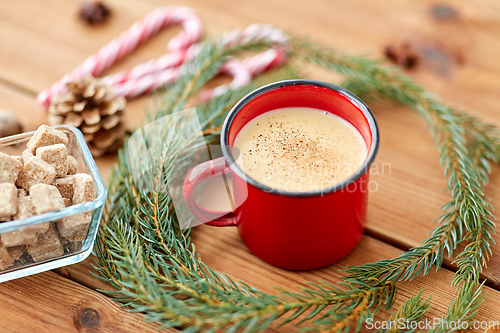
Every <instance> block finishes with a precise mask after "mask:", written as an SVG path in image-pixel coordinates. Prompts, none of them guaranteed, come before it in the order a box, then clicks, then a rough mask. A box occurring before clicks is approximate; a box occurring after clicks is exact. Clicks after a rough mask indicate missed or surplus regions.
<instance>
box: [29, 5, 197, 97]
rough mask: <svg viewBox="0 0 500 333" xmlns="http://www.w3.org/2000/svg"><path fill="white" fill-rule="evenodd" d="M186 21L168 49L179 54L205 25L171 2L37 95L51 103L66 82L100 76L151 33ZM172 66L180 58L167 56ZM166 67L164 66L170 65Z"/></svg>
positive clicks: (193, 41)
mask: <svg viewBox="0 0 500 333" xmlns="http://www.w3.org/2000/svg"><path fill="white" fill-rule="evenodd" d="M179 23H180V24H182V25H183V27H184V30H183V31H181V32H180V33H179V34H178V35H177V36H176V37H174V38H173V39H172V40H171V41H170V42H169V43H168V45H167V50H168V51H171V52H174V53H176V54H174V55H172V58H175V57H178V56H179V54H178V53H177V52H180V51H183V50H185V49H187V48H188V47H189V46H190V45H192V44H193V43H196V42H197V41H199V40H200V39H201V37H202V35H203V25H202V22H201V20H200V19H199V17H198V16H196V14H195V13H194V12H193V11H192V10H191V9H190V8H187V7H178V6H168V7H162V8H159V9H157V10H155V11H154V12H152V13H150V14H148V15H147V16H146V17H144V18H143V19H142V20H140V21H138V22H136V23H135V24H133V25H132V26H131V27H130V28H129V29H127V30H126V31H124V32H123V33H122V34H121V35H120V36H118V37H117V38H115V39H113V40H112V41H111V42H110V43H109V44H107V45H105V46H104V47H103V48H101V49H100V50H99V51H98V52H97V53H95V54H93V55H91V56H90V57H89V58H87V60H85V61H84V62H83V63H82V64H81V65H79V66H78V67H76V68H75V69H74V70H73V71H72V72H71V73H69V74H67V75H65V76H64V77H63V78H62V79H61V80H60V81H58V82H56V83H55V84H54V85H53V86H52V87H51V88H49V89H48V90H45V91H43V92H41V93H40V94H39V95H38V96H37V100H38V102H39V103H40V104H42V105H43V106H45V107H47V106H48V105H49V104H50V101H51V99H52V97H53V96H55V95H57V94H58V93H60V92H62V91H63V90H64V88H65V85H66V83H68V82H70V81H73V80H78V79H81V78H82V77H84V76H87V75H92V76H98V75H99V74H101V73H102V72H103V71H104V70H106V69H108V68H109V67H111V65H112V64H114V63H115V62H116V61H118V60H120V59H121V58H123V57H124V56H125V55H126V54H129V53H130V52H131V51H132V50H134V49H135V48H136V47H137V46H138V45H140V44H142V43H143V42H144V41H146V40H147V39H149V38H150V37H151V36H153V35H155V34H156V33H158V32H159V31H160V30H161V29H163V28H165V27H167V26H169V25H171V24H179ZM163 61H164V63H166V65H164V66H166V68H168V66H174V65H175V64H176V62H175V61H174V60H172V59H167V60H165V59H163ZM166 68H164V69H166ZM147 74H150V73H148V70H147V69H145V71H144V72H143V73H139V74H138V75H140V76H143V75H147ZM128 75H129V74H127V73H122V77H121V78H120V79H118V78H115V80H116V81H122V82H123V81H125V80H126V79H127V76H128Z"/></svg>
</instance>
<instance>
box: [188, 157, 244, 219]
mask: <svg viewBox="0 0 500 333" xmlns="http://www.w3.org/2000/svg"><path fill="white" fill-rule="evenodd" d="M218 173H222V176H223V177H226V174H227V173H229V175H231V173H230V169H229V166H228V165H227V163H226V159H225V158H224V157H219V158H216V159H214V160H210V161H206V162H203V163H201V164H198V165H197V166H195V167H193V168H192V169H191V170H189V172H188V173H187V175H186V178H185V179H184V188H183V194H184V201H185V202H186V205H187V207H188V208H189V210H190V211H191V213H192V214H193V215H194V216H195V217H196V218H197V219H198V220H200V221H201V222H203V223H205V224H207V225H211V226H215V227H231V226H236V225H237V224H238V223H237V222H238V221H237V219H236V214H235V213H234V211H227V212H215V211H211V210H208V209H205V208H203V207H201V206H200V205H198V204H197V203H196V201H195V200H194V196H193V194H194V191H195V189H196V186H198V185H199V184H200V183H201V182H202V181H204V180H207V179H208V178H210V177H212V176H215V175H216V174H218ZM226 185H227V183H226ZM230 200H231V198H230ZM231 205H232V206H233V208H234V203H233V201H232V200H231ZM221 214H224V215H223V216H220V215H221Z"/></svg>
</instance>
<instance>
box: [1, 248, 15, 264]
mask: <svg viewBox="0 0 500 333" xmlns="http://www.w3.org/2000/svg"><path fill="white" fill-rule="evenodd" d="M13 263H14V259H13V258H12V257H11V256H10V254H9V251H7V249H6V248H5V246H4V245H3V244H2V242H0V270H4V269H7V268H9V267H10V266H11V265H12V264H13Z"/></svg>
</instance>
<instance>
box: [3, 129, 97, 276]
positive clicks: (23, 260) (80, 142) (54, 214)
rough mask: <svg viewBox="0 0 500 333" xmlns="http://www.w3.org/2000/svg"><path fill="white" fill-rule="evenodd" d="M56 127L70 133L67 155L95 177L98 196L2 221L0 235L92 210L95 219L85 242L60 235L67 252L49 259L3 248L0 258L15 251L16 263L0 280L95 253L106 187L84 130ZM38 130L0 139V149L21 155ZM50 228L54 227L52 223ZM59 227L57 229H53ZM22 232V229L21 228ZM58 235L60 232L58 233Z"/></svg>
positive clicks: (35, 271)
mask: <svg viewBox="0 0 500 333" xmlns="http://www.w3.org/2000/svg"><path fill="white" fill-rule="evenodd" d="M54 128H56V129H58V130H60V131H63V132H64V133H66V135H67V136H68V139H69V142H68V144H67V149H68V154H69V155H73V157H75V159H76V160H77V161H78V168H77V173H86V174H89V175H91V176H92V178H93V180H94V187H95V191H96V198H95V200H93V201H91V202H86V203H83V204H77V205H72V206H68V207H66V208H63V209H61V210H57V211H51V212H48V213H45V214H41V215H36V216H31V217H29V218H25V219H21V220H14V221H8V222H1V223H0V234H3V233H6V232H11V231H14V230H18V229H19V228H22V227H27V226H33V225H36V224H39V223H44V222H50V223H51V225H55V222H56V221H58V220H60V219H62V218H65V217H69V216H72V215H76V214H80V213H83V212H91V214H92V219H91V222H90V224H89V225H88V227H87V234H86V236H85V239H84V240H83V241H68V240H66V239H65V238H61V237H59V236H58V237H59V241H60V243H61V244H62V248H63V250H64V253H63V254H62V255H60V256H56V257H53V258H50V259H46V260H42V261H39V262H34V261H33V259H32V258H31V256H30V255H29V253H28V252H27V251H24V252H23V253H22V254H21V253H20V252H21V250H22V247H21V248H20V249H19V251H17V250H15V249H14V248H13V247H12V248H5V247H3V245H2V248H3V249H4V250H3V252H2V251H0V259H2V255H6V253H5V251H6V250H7V252H8V253H9V254H11V253H12V255H11V258H16V260H15V262H14V263H13V264H12V265H10V266H9V267H7V268H5V269H4V270H0V282H5V281H9V280H12V279H17V278H20V277H23V276H28V275H32V274H37V273H41V272H44V271H48V270H51V269H55V268H59V267H62V266H67V265H71V264H74V263H77V262H80V261H82V260H84V259H85V258H87V257H88V256H89V255H90V253H92V248H93V246H94V241H95V238H96V235H97V230H98V228H99V222H100V220H101V217H102V213H103V209H104V204H105V202H106V197H107V190H106V187H105V186H104V183H103V181H102V178H101V175H100V174H99V171H98V170H97V166H96V165H95V162H94V159H93V157H92V155H91V153H90V151H89V148H88V146H87V143H86V142H85V139H84V137H83V135H82V133H81V132H80V131H79V130H78V129H77V128H75V127H72V126H66V125H61V126H54ZM34 133H35V132H34V131H33V132H29V133H22V134H18V135H13V136H9V137H6V138H0V152H2V153H6V154H9V155H18V156H19V155H21V153H22V152H23V151H24V150H25V149H26V143H27V142H28V141H29V139H30V138H31V137H32V136H33V134H34ZM51 228H54V227H53V226H52V227H51ZM54 229H56V228H54ZM19 232H22V231H19ZM56 234H57V235H58V233H56ZM59 252H60V250H59Z"/></svg>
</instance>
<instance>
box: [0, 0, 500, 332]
mask: <svg viewBox="0 0 500 333" xmlns="http://www.w3.org/2000/svg"><path fill="white" fill-rule="evenodd" d="M106 2H107V3H108V4H109V6H110V7H111V9H112V11H113V16H112V18H111V19H110V20H109V22H108V23H106V24H105V25H103V26H100V27H89V26H86V25H84V24H82V23H81V22H79V21H77V19H76V10H77V7H78V1H76V0H75V1H67V0H66V1H64V0H43V1H42V0H16V1H8V0H3V1H0V41H1V44H0V45H1V46H0V108H4V109H9V110H12V111H14V112H16V113H17V114H18V115H19V118H20V119H21V121H22V122H23V124H24V125H25V129H26V130H32V129H35V128H36V127H37V126H38V125H40V124H42V123H44V122H46V115H45V113H44V112H43V111H42V110H41V109H40V107H39V106H38V105H37V104H36V102H35V96H36V94H37V93H38V92H39V91H41V90H42V89H44V88H47V87H49V86H50V85H51V84H52V83H53V82H55V81H56V80H58V79H59V78H61V77H62V76H63V75H64V74H65V73H66V72H68V71H70V70H71V69H73V67H75V66H76V65H77V64H79V63H80V62H82V61H83V60H84V59H85V58H86V57H87V56H88V55H90V54H91V53H93V52H95V51H96V50H98V49H99V48H100V47H101V46H102V45H104V44H105V43H107V42H108V41H109V40H111V39H112V38H114V37H115V36H117V35H118V34H119V33H120V32H121V31H123V30H124V29H126V28H127V27H129V26H130V25H131V24H132V23H133V22H135V21H136V20H138V19H140V18H142V17H143V16H144V15H145V14H147V13H148V12H150V11H152V10H153V9H155V8H157V7H158V6H162V5H166V4H169V3H175V2H173V1H170V0H167V1H165V0H107V1H106ZM177 3H178V4H182V5H187V6H191V7H193V8H194V9H196V10H197V11H198V13H199V15H200V16H201V18H202V19H203V21H204V22H205V24H206V29H207V33H208V34H209V35H215V34H217V33H220V32H223V31H227V30H229V29H232V28H236V27H244V26H246V25H248V24H251V23H254V22H263V23H272V24H274V25H276V26H278V27H280V28H283V29H285V30H287V31H294V32H297V33H300V34H303V35H309V36H311V37H313V38H314V39H316V40H318V41H321V42H323V43H324V44H326V45H330V46H332V47H336V48H340V49H343V50H346V51H348V52H355V53H361V52H368V53H370V54H372V55H374V56H377V57H381V56H382V53H383V49H384V46H385V45H387V44H388V43H396V44H398V43H401V42H403V41H408V42H410V43H411V44H412V45H414V46H415V48H416V49H417V51H418V53H420V54H421V56H422V57H423V58H422V59H421V62H420V64H419V66H418V67H417V68H416V69H414V70H412V71H410V72H409V74H411V75H413V76H414V77H415V78H416V80H418V81H419V82H420V83H421V84H423V85H424V86H425V87H426V88H427V89H428V90H430V91H432V92H435V93H437V94H439V95H440V96H442V98H443V100H444V101H446V103H447V104H449V105H453V106H456V107H459V108H463V109H465V110H469V111H470V112H471V113H473V114H476V115H478V116H480V117H481V118H483V119H485V120H487V121H490V122H492V123H495V124H497V125H500V112H499V111H498V107H499V106H500V65H499V63H498V61H499V58H498V57H499V55H500V38H499V37H500V35H499V33H500V3H499V2H497V1H494V0H491V1H486V0H481V1H479V0H478V1H474V2H465V1H460V0H447V1H446V2H439V3H437V2H436V3H434V2H433V1H430V0H421V1H412V2H408V1H405V2H403V1H396V0H387V1H383V2H381V1H369V0H351V1H340V0H337V1H332V0H323V1H322V0H308V1H300V2H299V1H279V0H239V1H227V0H226V1H224V0H210V1H202V0H184V1H183V2H182V3H180V2H177ZM436 6H437V7H436ZM178 31H179V29H178V28H172V29H169V30H167V31H164V32H162V33H160V34H159V36H158V37H156V38H154V39H153V40H151V41H148V42H147V43H145V45H143V47H141V48H140V49H139V50H137V51H136V52H134V53H133V54H132V55H131V56H130V57H128V58H127V59H125V60H124V61H122V62H120V63H119V64H118V65H117V66H115V67H113V69H112V70H113V71H116V70H120V69H125V68H129V67H130V66H131V65H133V64H137V63H139V62H142V61H145V60H148V59H151V58H154V57H158V56H159V55H161V54H162V53H163V52H164V50H165V43H166V41H167V40H168V39H169V38H171V36H173V35H174V34H175V33H177V32H178ZM306 72H308V73H310V74H309V75H308V78H315V79H324V80H329V79H332V78H333V76H331V74H329V73H324V72H321V71H318V70H314V71H309V70H307V71H306ZM149 103H150V98H149V97H143V98H139V99H136V100H134V101H132V102H130V103H129V105H128V108H127V114H126V117H127V123H128V125H129V126H130V127H131V128H133V127H137V126H139V125H140V121H141V118H142V116H143V113H144V109H145V106H147V105H148V104H149ZM370 106H371V108H372V110H374V113H375V115H376V117H377V120H378V122H379V125H380V131H381V145H380V152H379V154H378V157H377V160H376V162H377V163H378V164H379V165H382V164H384V163H389V164H390V169H389V171H388V170H385V172H384V174H376V175H374V176H373V177H372V179H373V180H375V181H376V182H377V183H378V186H379V187H378V190H377V191H376V192H374V193H371V197H370V203H369V210H368V222H367V231H366V235H365V236H364V237H363V239H362V240H361V242H360V244H359V246H358V247H357V248H356V249H355V250H354V252H353V253H352V254H350V255H349V256H348V257H346V258H345V259H343V260H342V261H341V262H339V263H337V264H335V265H333V266H331V267H327V268H324V269H320V270H316V271H310V272H290V271H285V270H281V269H277V268H274V267H271V266H269V265H267V264H266V263H264V262H262V261H261V260H259V259H257V258H256V257H255V256H253V255H252V254H251V253H250V252H249V251H248V250H247V249H246V248H245V246H244V245H243V244H242V242H241V240H240V239H239V236H238V235H237V233H236V230H234V229H231V228H226V229H222V230H221V229H216V228H210V227H206V226H202V227H199V228H197V229H196V230H195V231H194V233H193V234H194V236H193V241H194V242H195V243H196V245H197V248H198V250H199V252H200V254H201V255H202V257H203V258H204V260H205V262H206V263H208V264H209V265H210V266H211V267H213V268H214V269H216V270H219V271H221V272H225V273H227V274H229V275H230V276H231V277H233V278H234V279H236V280H238V279H240V280H243V281H245V282H247V283H249V284H250V285H252V286H255V287H257V288H259V289H262V290H264V291H267V292H273V286H281V287H285V288H292V287H293V286H295V285H304V283H305V282H306V281H318V280H325V281H338V280H339V277H340V276H341V275H342V274H343V273H341V272H340V271H339V270H340V269H341V268H345V267H346V265H356V264H362V263H366V262H371V261H375V260H379V259H383V258H391V257H393V256H396V255H398V253H400V252H401V251H403V250H406V249H408V248H410V247H412V246H416V245H418V244H419V243H420V241H422V240H423V239H424V238H425V237H426V236H427V235H428V232H429V231H430V230H431V228H433V227H434V226H435V224H434V223H435V222H434V221H435V218H436V217H437V216H438V215H439V213H440V209H441V208H440V207H441V206H442V205H443V204H444V203H445V202H447V200H448V199H449V193H447V192H446V191H445V190H444V189H445V188H446V181H445V179H444V177H443V171H442V170H441V168H440V165H439V162H438V154H437V151H436V149H435V148H434V145H433V142H432V140H431V138H430V136H429V133H428V132H427V129H426V128H425V125H424V123H423V121H422V120H421V119H419V117H418V116H417V115H415V114H413V113H412V112H410V111H409V110H408V109H407V108H404V107H396V106H394V105H391V104H372V105H370ZM114 158H115V156H107V157H104V158H99V159H98V160H97V163H98V166H99V168H100V170H101V173H102V175H103V177H104V178H106V177H107V176H108V174H109V167H110V166H111V165H112V164H113V160H114ZM498 171H499V170H498V168H497V167H495V168H494V171H493V174H492V177H491V180H492V182H491V184H490V185H488V187H487V190H486V191H487V194H488V196H490V197H491V198H492V202H493V205H494V206H496V207H499V206H500V205H499V202H500V172H498ZM495 238H496V239H497V241H498V240H500V237H498V236H495ZM493 251H494V255H493V256H492V257H491V259H490V262H489V266H488V269H487V270H485V271H484V273H483V277H484V278H487V279H488V280H487V287H486V288H485V289H486V290H487V292H488V293H487V296H486V300H485V303H484V305H483V306H482V307H481V308H480V310H479V314H478V317H477V318H478V319H479V320H491V321H493V320H495V321H500V291H498V290H499V289H500V258H499V256H498V253H500V245H494V247H493ZM92 262H93V259H92V258H90V259H88V260H86V261H84V262H83V263H80V264H76V265H73V266H69V267H67V268H66V269H63V270H58V271H57V272H46V273H42V274H38V275H36V276H31V277H27V278H23V279H18V280H15V281H10V282H7V283H3V284H1V285H0V297H2V301H1V302H0V314H1V317H2V319H1V320H0V331H2V332H74V331H84V332H97V331H103V332H104V331H106V332H127V331H129V332H148V331H151V332H152V331H153V330H154V328H155V325H152V324H147V323H145V322H143V320H142V317H141V315H137V314H130V313H128V312H126V311H125V310H123V309H120V308H119V307H118V303H116V302H114V301H111V300H109V299H108V298H107V297H106V296H105V295H104V294H102V293H101V292H99V291H98V289H109V287H108V286H107V285H106V284H104V283H102V282H100V281H99V280H98V279H96V278H95V277H93V276H92V275H91V274H90V273H89V270H91V263H92ZM445 267H446V268H443V269H441V270H439V271H438V272H433V273H431V274H429V275H428V276H426V277H419V278H417V279H416V280H414V281H412V282H406V283H400V284H399V290H400V292H399V294H398V298H397V300H396V305H400V304H401V303H402V302H404V301H406V300H407V299H408V298H409V297H410V296H411V295H413V294H415V293H416V292H417V291H418V290H420V289H422V288H425V290H426V291H425V295H429V294H430V293H432V294H433V298H432V305H433V306H432V309H431V310H429V311H428V313H427V315H426V317H427V318H429V319H432V318H435V317H441V316H442V315H443V314H444V313H445V312H446V308H447V306H448V304H449V303H450V300H451V298H452V295H453V292H454V289H453V288H452V287H451V285H450V284H451V279H452V275H453V271H454V268H453V267H452V265H451V264H450V261H449V260H447V261H446V264H445ZM391 312H392V311H391ZM97 315H98V316H97ZM387 317H388V313H381V314H380V315H379V318H386V319H387ZM291 330H292V328H291V327H290V326H288V327H286V328H283V329H281V330H276V331H280V332H289V331H291ZM270 331H274V330H270Z"/></svg>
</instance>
